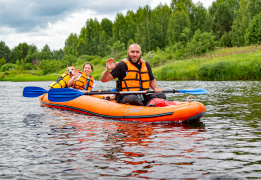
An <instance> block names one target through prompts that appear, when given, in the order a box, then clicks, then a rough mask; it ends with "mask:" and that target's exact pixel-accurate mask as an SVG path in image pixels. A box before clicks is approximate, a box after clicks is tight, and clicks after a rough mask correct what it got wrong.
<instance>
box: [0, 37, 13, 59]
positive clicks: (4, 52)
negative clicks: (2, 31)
mask: <svg viewBox="0 0 261 180" xmlns="http://www.w3.org/2000/svg"><path fill="white" fill-rule="evenodd" d="M10 52H11V50H10V49H9V47H8V46H7V45H6V44H5V42H4V41H0V59H1V58H4V59H5V60H6V61H7V62H9V61H10V58H9V54H10Z"/></svg>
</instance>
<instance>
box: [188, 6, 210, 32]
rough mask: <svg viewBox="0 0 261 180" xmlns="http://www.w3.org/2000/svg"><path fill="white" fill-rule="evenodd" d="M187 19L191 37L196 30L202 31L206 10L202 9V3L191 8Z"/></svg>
mask: <svg viewBox="0 0 261 180" xmlns="http://www.w3.org/2000/svg"><path fill="white" fill-rule="evenodd" d="M189 18H190V28H191V30H190V31H191V35H193V34H194V33H195V31H196V30H197V29H200V30H201V31H204V24H205V23H206V21H207V10H206V8H204V7H203V4H202V3H200V2H199V3H197V4H196V5H195V6H193V7H192V11H191V13H190V15H189Z"/></svg>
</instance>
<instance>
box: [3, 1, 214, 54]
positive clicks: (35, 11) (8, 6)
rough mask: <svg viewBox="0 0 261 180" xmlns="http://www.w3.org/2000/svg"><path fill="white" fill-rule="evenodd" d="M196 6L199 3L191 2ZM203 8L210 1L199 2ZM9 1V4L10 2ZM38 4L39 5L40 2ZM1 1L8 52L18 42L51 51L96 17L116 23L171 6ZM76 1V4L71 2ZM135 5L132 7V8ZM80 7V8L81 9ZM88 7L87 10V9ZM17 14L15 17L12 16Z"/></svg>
mask: <svg viewBox="0 0 261 180" xmlns="http://www.w3.org/2000/svg"><path fill="white" fill-rule="evenodd" d="M192 1H193V3H197V2H198V0H192ZM200 1H201V2H202V3H203V5H204V6H205V7H207V6H209V5H211V3H212V2H213V0H211V1H208V0H200ZM9 2H10V3H9ZM40 2H41V3H40ZM55 2H56V3H55V4H53V0H52V1H51V0H45V1H33V0H25V1H23V3H22V4H20V3H21V1H17V0H10V1H0V6H2V7H5V9H4V10H3V9H2V10H3V11H2V10H1V12H0V41H4V42H5V43H6V45H7V46H9V47H10V48H11V49H12V48H14V47H15V46H17V45H18V44H19V43H23V42H26V43H27V44H29V45H32V44H33V45H36V46H37V47H38V49H39V50H40V49H42V48H43V47H44V46H45V45H46V44H48V45H49V47H50V48H51V49H56V50H58V49H60V48H63V47H64V43H65V40H66V39H67V38H68V37H69V35H70V34H71V33H76V34H77V35H79V34H80V31H81V28H82V27H84V26H85V23H86V21H87V19H90V18H92V19H94V18H97V19H98V21H101V20H102V19H103V18H108V19H110V20H111V21H114V20H115V16H116V14H117V12H121V13H123V14H125V13H126V11H127V10H134V11H135V10H137V9H138V7H139V6H140V7H143V6H144V5H146V4H149V5H150V6H151V8H152V9H154V8H155V7H156V6H158V5H159V3H162V4H165V3H166V4H167V5H170V3H171V0H144V1H142V2H140V1H139V0H133V1H132V2H130V1H129V0H128V1H123V0H110V1H101V0H95V1H93V0H90V1H88V0H64V1H61V2H63V3H61V2H59V1H55ZM72 2H75V3H72ZM133 4H134V5H133ZM81 5H82V7H81ZM87 7H90V8H87ZM15 13H18V14H15Z"/></svg>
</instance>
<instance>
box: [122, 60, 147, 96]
mask: <svg viewBox="0 0 261 180" xmlns="http://www.w3.org/2000/svg"><path fill="white" fill-rule="evenodd" d="M122 61H123V62H124V63H125V64H126V65H127V69H128V72H127V75H126V77H125V78H123V80H122V83H121V88H122V91H148V90H149V88H150V76H149V72H148V69H147V66H146V62H145V61H144V60H142V59H141V60H140V62H141V69H140V70H139V69H138V68H137V67H136V66H134V65H133V64H132V63H131V62H130V61H128V60H127V59H123V60H122Z"/></svg>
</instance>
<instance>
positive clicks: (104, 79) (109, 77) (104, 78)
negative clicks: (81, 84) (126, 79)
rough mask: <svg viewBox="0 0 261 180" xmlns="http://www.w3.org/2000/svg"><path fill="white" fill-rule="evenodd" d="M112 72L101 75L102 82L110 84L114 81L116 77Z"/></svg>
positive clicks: (104, 72)
mask: <svg viewBox="0 0 261 180" xmlns="http://www.w3.org/2000/svg"><path fill="white" fill-rule="evenodd" d="M110 73H111V72H110V71H107V70H105V71H103V73H102V75H101V82H108V81H111V80H113V79H114V77H113V76H112V75H111V74H110Z"/></svg>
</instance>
